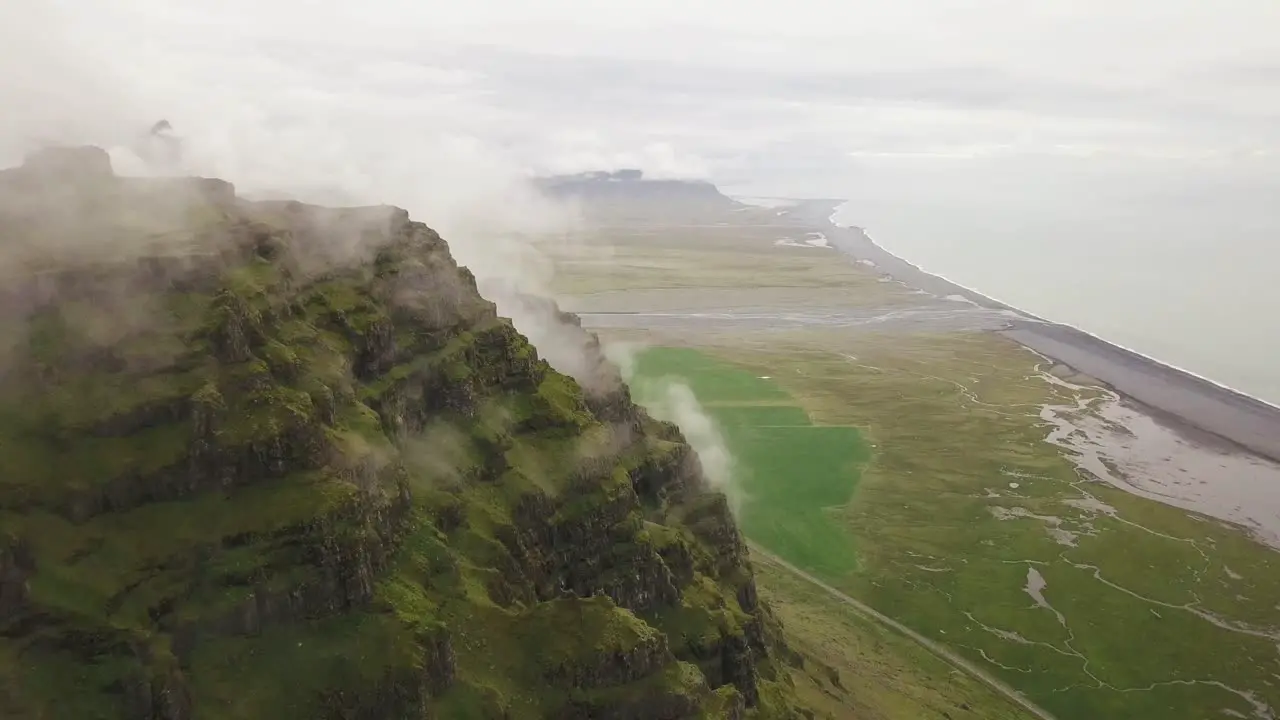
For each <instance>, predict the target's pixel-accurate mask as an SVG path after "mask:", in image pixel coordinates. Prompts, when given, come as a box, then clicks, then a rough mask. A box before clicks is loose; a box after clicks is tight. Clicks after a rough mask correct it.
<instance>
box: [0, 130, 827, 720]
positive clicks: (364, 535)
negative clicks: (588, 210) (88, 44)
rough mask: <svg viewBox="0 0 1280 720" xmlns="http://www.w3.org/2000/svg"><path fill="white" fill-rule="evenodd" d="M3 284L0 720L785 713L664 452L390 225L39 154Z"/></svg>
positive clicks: (698, 509)
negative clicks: (120, 173)
mask: <svg viewBox="0 0 1280 720" xmlns="http://www.w3.org/2000/svg"><path fill="white" fill-rule="evenodd" d="M0 275H3V278H2V280H3V282H2V283H0V288H2V290H0V292H2V293H3V296H0V324H2V329H3V332H2V333H0V336H2V337H4V338H5V343H4V344H3V345H0V468H3V471H2V472H0V717H4V718H6V719H8V718H13V719H24V718H42V719H43V718H49V719H59V720H60V719H62V718H67V719H71V718H74V719H76V720H89V719H94V718H102V719H104V720H116V719H124V720H186V719H188V718H199V719H200V720H209V719H214V720H216V719H218V718H237V719H241V718H248V719H256V718H270V719H272V720H275V719H288V718H306V719H308V720H313V719H320V720H328V719H332V720H339V719H341V720H354V719H358V720H365V719H368V720H381V719H383V718H396V719H399V718H538V717H549V718H550V717H554V718H618V719H623V718H635V719H637V720H639V719H641V718H644V719H660V718H670V719H675V718H792V717H804V716H809V714H808V713H807V711H804V710H803V709H801V708H799V707H797V705H796V701H795V699H794V694H793V689H792V687H791V685H790V682H791V681H790V680H789V676H788V673H787V671H786V667H785V663H786V662H787V661H788V659H789V658H794V654H793V653H792V652H791V651H790V650H789V649H788V648H787V646H786V644H785V641H784V639H783V636H782V631H781V628H780V626H779V624H778V623H777V621H776V620H775V619H774V617H773V615H772V613H771V611H770V609H769V608H768V607H767V606H766V605H765V604H763V603H762V602H761V601H760V600H759V598H758V597H757V594H756V585H755V580H754V576H753V571H752V567H751V564H750V561H749V558H748V555H747V551H746V548H745V545H744V543H743V539H742V537H741V535H740V534H739V531H738V529H737V527H736V526H735V524H734V520H733V518H732V516H731V515H730V511H729V507H728V504H727V502H726V500H725V497H724V496H723V495H722V494H720V493H718V492H714V491H713V490H712V489H710V488H709V487H708V484H707V481H706V480H705V479H704V477H703V474H702V471H701V468H700V465H699V462H698V458H697V456H696V455H695V454H694V453H693V452H692V450H691V449H690V447H689V445H688V444H687V443H686V442H685V439H684V438H683V437H682V435H681V433H680V431H679V429H678V428H677V427H675V426H674V425H671V424H667V423H662V422H658V421H655V420H654V419H652V418H651V417H649V416H648V415H647V414H646V413H645V412H643V411H642V410H641V409H639V408H637V407H636V405H634V404H633V403H632V401H631V398H630V395H629V392H628V390H627V388H626V387H625V385H623V384H622V383H621V382H619V381H617V380H616V377H617V371H616V369H614V368H613V367H612V366H611V365H609V364H608V363H607V362H606V361H605V360H604V359H603V357H602V356H601V355H600V350H599V347H598V345H597V344H596V343H595V342H594V338H593V337H592V336H590V335H588V334H587V333H585V332H584V331H582V330H581V328H580V327H579V326H578V325H577V324H576V323H575V322H574V318H573V317H572V316H568V315H565V314H563V313H559V312H558V310H555V309H554V308H553V307H552V308H549V309H550V310H553V311H554V315H555V316H556V317H558V318H559V319H560V320H562V321H563V323H562V324H563V327H564V329H563V331H562V332H563V333H568V334H574V335H575V336H576V337H577V341H578V342H580V343H581V345H582V347H583V348H584V352H585V353H587V354H588V356H589V357H588V358H587V360H588V362H585V363H584V367H586V368H589V369H590V372H591V373H592V377H591V378H590V382H583V383H579V382H578V381H576V380H574V379H572V378H570V377H568V376H565V375H562V374H560V373H558V372H556V371H555V370H553V369H552V368H551V367H550V366H549V365H548V364H547V363H546V362H545V361H543V360H542V359H540V357H539V355H538V353H537V352H536V350H535V349H534V348H533V347H532V346H531V345H530V344H529V342H528V341H527V340H526V338H525V337H524V336H522V335H521V334H520V333H518V332H517V331H516V330H515V329H514V328H513V326H512V325H511V323H510V322H509V321H508V320H506V319H504V318H502V317H500V316H499V315H498V313H497V311H496V309H495V306H494V305H493V304H492V303H490V302H489V301H487V300H485V299H484V298H483V297H481V295H480V294H479V293H478V292H477V289H476V282H475V279H474V277H473V276H472V275H471V273H470V272H469V271H467V270H466V269H465V268H462V267H459V266H458V265H457V264H456V263H455V262H454V260H453V259H452V257H451V255H450V253H449V247H448V244H447V243H446V242H445V240H444V239H442V238H441V237H439V235H437V234H436V233H435V232H433V231H432V230H431V229H430V228H428V227H427V226H425V225H423V224H421V223H419V222H414V221H412V220H411V219H410V218H409V216H408V214H407V213H406V212H405V211H403V210H399V209H396V208H391V207H359V208H324V207H317V206H310V205H303V204H300V203H296V202H289V201H262V202H250V201H247V200H244V199H243V198H240V197H238V196H237V195H236V192H235V188H234V187H232V186H231V185H230V184H228V183H225V182H222V181H220V180H214V179H203V178H171V179H133V178H121V177H117V176H115V175H114V173H113V171H112V168H111V164H110V160H109V159H108V157H107V155H106V154H105V153H104V152H102V151H101V150H98V149H96V148H90V147H86V148H59V149H52V150H47V151H43V152H41V153H39V154H37V155H34V156H32V157H31V158H30V159H29V160H28V162H27V163H26V164H25V165H24V166H23V167H21V168H16V169H11V170H7V171H3V172H0ZM527 301H528V302H530V303H546V302H547V301H544V300H538V299H533V298H530V299H527Z"/></svg>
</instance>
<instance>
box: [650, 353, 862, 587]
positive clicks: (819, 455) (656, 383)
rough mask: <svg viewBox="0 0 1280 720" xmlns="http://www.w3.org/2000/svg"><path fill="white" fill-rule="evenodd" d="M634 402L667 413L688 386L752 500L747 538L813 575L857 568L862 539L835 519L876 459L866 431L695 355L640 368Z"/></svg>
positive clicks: (745, 512)
mask: <svg viewBox="0 0 1280 720" xmlns="http://www.w3.org/2000/svg"><path fill="white" fill-rule="evenodd" d="M631 382H632V386H633V392H634V393H635V394H636V398H637V400H638V401H640V402H641V403H646V404H648V405H650V406H651V407H652V408H653V409H654V411H655V412H660V411H661V410H662V408H663V407H664V405H665V404H666V402H667V399H666V397H665V396H664V389H665V388H667V387H669V385H670V383H681V384H684V385H687V386H688V387H689V388H690V389H691V390H692V391H693V393H694V394H695V396H696V397H697V400H698V402H699V404H700V405H701V406H702V408H703V409H704V410H705V411H706V412H707V414H708V415H709V416H710V417H711V418H713V419H714V420H715V421H716V423H717V425H718V426H719V429H720V432H721V433H722V435H723V439H724V442H725V444H726V445H727V449H728V451H729V453H730V455H731V456H732V458H733V461H734V462H733V466H732V469H731V476H732V477H731V482H732V483H734V484H735V487H736V489H737V490H738V491H740V493H741V496H742V498H743V501H742V505H741V508H740V511H739V512H740V515H739V519H740V522H741V523H742V527H743V530H744V532H746V533H747V535H748V536H750V537H751V538H752V539H754V540H756V541H757V542H759V543H761V544H763V545H765V546H766V547H769V548H771V549H773V550H775V551H776V552H778V553H779V554H781V555H783V556H784V557H786V558H787V559H788V560H790V561H791V562H793V563H795V564H796V565H798V566H800V567H803V568H805V569H808V570H811V571H815V572H821V573H823V574H825V575H839V574H842V573H846V572H849V571H850V570H852V569H853V568H855V567H856V565H857V561H856V557H857V556H856V553H855V551H854V547H853V542H852V536H851V535H850V534H849V532H848V530H847V529H846V528H845V527H844V526H843V523H841V522H840V520H839V519H838V518H833V517H832V516H831V513H832V512H833V511H835V510H838V509H839V508H841V507H843V506H844V505H845V504H847V503H848V502H849V498H850V497H851V496H852V494H853V492H854V488H855V487H856V485H857V482H858V477H859V474H860V472H861V467H862V465H863V464H865V463H866V461H867V459H868V458H869V452H868V448H867V446H866V443H865V442H864V441H863V440H862V438H861V436H860V434H859V432H858V430H857V429H856V428H853V427H845V426H819V425H814V424H813V423H811V422H810V420H809V416H808V415H807V414H806V413H805V411H804V410H803V409H802V408H800V407H799V406H797V405H794V404H791V403H793V402H794V401H793V400H792V398H791V396H790V395H788V394H787V393H786V392H785V391H784V390H783V389H782V388H781V387H779V386H778V385H777V384H776V383H775V382H774V381H773V380H772V379H771V378H770V377H769V376H767V375H760V374H756V373H752V372H749V371H747V370H744V369H742V368H739V367H736V366H734V365H732V364H730V363H726V362H724V361H722V360H719V359H717V358H715V357H713V356H710V355H707V354H705V353H702V352H699V351H697V350H693V349H688V348H676V347H662V348H651V349H648V350H646V351H644V352H643V353H641V354H640V355H639V356H638V357H637V358H636V361H635V374H634V376H633V378H632V381H631Z"/></svg>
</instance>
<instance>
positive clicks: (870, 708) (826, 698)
mask: <svg viewBox="0 0 1280 720" xmlns="http://www.w3.org/2000/svg"><path fill="white" fill-rule="evenodd" d="M752 560H753V562H754V563H755V568H756V580H757V582H758V583H759V584H760V587H761V595H762V596H763V597H764V598H765V599H766V600H768V601H769V604H770V606H771V607H773V610H774V612H775V613H776V614H777V616H778V619H779V620H781V621H782V623H783V627H784V629H785V631H786V633H787V639H788V641H789V642H790V643H791V644H792V645H793V646H795V647H796V648H799V649H800V650H801V651H802V653H803V654H804V656H805V662H804V666H803V668H801V669H798V670H794V671H793V672H792V675H793V679H794V681H795V687H796V692H797V693H798V694H799V696H800V697H801V699H802V700H804V702H806V703H807V704H808V705H809V706H810V707H813V708H815V709H817V710H818V711H820V712H823V713H825V714H826V715H828V716H829V717H831V718H849V717H852V718H856V719H857V720H899V719H900V718H911V719H912V720H916V719H917V718H918V719H919V720H932V719H934V718H948V717H950V718H952V719H953V720H969V719H975V720H976V719H977V718H983V719H984V720H1022V718H1025V717H1027V715H1026V713H1025V712H1024V711H1022V710H1021V709H1020V708H1018V707H1016V706H1014V705H1013V704H1012V703H1009V702H1007V701H1005V700H1004V699H1003V698H1001V697H1000V696H998V695H996V694H995V693H994V692H992V691H991V690H990V689H988V688H987V686H985V685H983V684H982V683H980V682H978V681H977V680H974V679H973V678H971V677H969V676H968V675H966V674H964V673H962V672H960V671H959V670H956V669H955V668H953V667H952V666H951V665H950V664H948V663H947V662H946V661H944V660H942V659H940V658H938V657H935V656H934V655H932V654H930V653H929V652H928V651H927V650H925V649H924V648H921V647H920V646H919V645H917V644H915V643H914V642H913V641H911V640H909V639H907V638H905V637H903V636H901V635H900V634H898V633H895V632H894V631H893V630H891V629H888V628H886V627H884V626H882V625H880V624H878V623H876V622H875V621H872V620H869V619H866V618H864V617H863V616H861V615H859V614H857V613H855V612H851V611H850V609H849V608H848V607H847V606H845V605H844V604H843V603H841V602H840V601H839V600H838V599H836V598H834V597H832V596H831V595H829V594H828V593H826V592H825V591H823V590H822V589H821V588H818V587H816V586H814V585H813V584H812V583H810V582H808V581H807V580H805V579H803V578H799V577H797V576H796V575H794V574H792V573H791V572H790V571H788V570H785V569H783V568H782V567H780V566H779V565H777V564H775V563H773V562H772V561H770V560H769V559H768V558H766V557H764V556H762V555H759V554H755V555H753V556H752Z"/></svg>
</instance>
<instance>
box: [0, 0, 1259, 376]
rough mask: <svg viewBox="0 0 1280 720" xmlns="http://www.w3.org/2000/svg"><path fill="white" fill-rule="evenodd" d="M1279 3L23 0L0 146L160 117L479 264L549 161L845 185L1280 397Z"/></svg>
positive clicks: (885, 239) (862, 219) (3, 61)
mask: <svg viewBox="0 0 1280 720" xmlns="http://www.w3.org/2000/svg"><path fill="white" fill-rule="evenodd" d="M1278 33H1280V1H1277V0H1224V1H1223V2H1218V3H1210V2H1205V1H1204V0H1070V1H1067V0H1062V1H1053V2H1051V1H1050V0H969V1H968V2H961V1H959V0H895V1H893V2H849V1H848V0H829V1H828V0H787V1H785V2H783V1H780V0H777V1H774V2H758V1H756V0H733V1H728V0H725V1H720V0H716V1H711V0H702V1H699V0H681V1H679V2H677V1H676V0H612V1H609V2H599V1H595V0H538V1H537V2H529V1H528V0H510V1H507V2H494V1H492V0H488V1H487V0H465V1H461V2H428V1H425V0H361V1H359V2H334V1H332V0H218V1H217V2H207V3H196V2H175V1H174V0H93V1H92V2H90V1H89V0H0V108H2V110H0V163H4V164H8V163H9V162H12V161H13V160H15V159H17V158H18V157H20V155H21V153H22V152H23V151H24V150H25V149H28V148H30V147H31V146H32V145H33V144H34V143H37V142H40V141H46V140H57V141H62V142H92V143H97V144H102V145H107V146H113V147H117V152H115V153H113V157H116V158H117V160H118V162H117V168H118V169H121V170H124V171H130V170H131V169H132V168H130V167H129V162H128V160H129V158H128V157H127V153H124V152H120V151H119V150H118V148H119V147H120V146H125V145H128V144H129V143H131V142H133V140H134V139H135V138H136V136H137V135H138V134H139V133H141V132H143V131H145V129H146V128H148V127H149V126H150V125H151V124H152V123H153V122H155V121H156V120H158V119H160V118H167V119H168V120H170V121H171V122H172V124H173V126H174V128H175V129H176V131H177V133H178V134H179V135H181V136H182V137H183V138H184V139H185V141H186V143H187V145H186V148H187V151H188V152H187V160H188V161H189V163H190V165H189V168H188V170H189V171H191V172H198V173H201V174H207V175H216V176H220V177H225V178H228V179H230V180H232V181H233V182H236V183H237V184H238V185H239V186H240V187H241V188H242V189H246V188H247V189H255V188H275V189H293V188H298V187H310V188H323V189H329V188H338V189H341V190H343V191H345V192H347V193H349V194H354V195H355V196H357V197H358V198H359V199H360V200H361V201H365V202H386V203H392V204H397V205H401V206H403V207H406V208H408V209H409V210H410V211H411V212H412V213H413V214H414V215H415V216H417V217H419V218H423V219H425V220H427V221H428V222H430V223H432V224H433V225H436V226H437V227H438V228H439V229H440V230H441V231H442V232H445V233H446V234H447V236H448V237H450V238H451V241H452V242H453V243H454V247H455V254H456V255H457V256H458V257H459V259H460V260H462V261H463V262H465V263H467V264H471V265H472V266H473V268H474V267H477V266H478V265H479V264H481V263H483V262H485V261H492V259H493V258H495V257H498V258H500V257H501V256H502V254H501V253H495V252H493V251H492V249H491V248H489V247H488V246H481V245H475V244H472V245H468V244H466V243H465V242H461V241H463V240H465V239H466V238H467V237H468V232H466V231H461V230H459V229H460V228H472V227H475V223H477V222H488V223H492V224H495V225H496V226H497V227H498V228H499V229H503V228H506V227H511V228H529V227H531V226H537V225H538V220H539V218H540V217H542V216H540V215H538V214H536V213H535V211H536V210H539V209H540V207H541V206H539V205H536V204H535V203H532V202H530V201H529V199H528V198H527V197H524V196H522V195H521V194H520V193H519V192H518V183H516V182H515V180H516V179H517V178H518V177H520V176H521V174H522V173H527V172H532V171H541V172H545V171H577V170H584V169H592V168H616V167H627V166H630V167H635V166H639V167H642V168H644V169H645V170H646V171H648V172H649V173H651V174H661V175H667V176H671V175H675V176H684V177H706V178H710V179H713V180H715V181H716V182H718V183H719V184H721V185H722V186H725V187H729V188H730V189H731V190H735V191H738V192H750V193H753V194H783V195H800V196H810V197H812V196H827V197H832V196H834V197H843V198H849V199H850V203H849V206H848V211H847V212H846V213H845V214H844V215H843V216H842V218H843V220H844V221H845V222H851V223H856V224H860V225H863V226H865V227H867V228H868V229H869V230H870V232H871V234H872V236H873V237H875V238H876V239H877V241H879V242H881V243H882V244H885V245H886V246H887V247H888V248H889V249H890V250H892V251H894V252H900V253H902V254H904V256H905V257H907V258H908V259H910V260H913V261H915V262H918V263H920V264H922V265H923V266H924V267H926V269H929V270H934V271H938V272H941V273H942V274H944V275H947V276H948V277H952V278H954V279H957V280H959V281H960V282H962V283H964V284H968V285H971V286H974V287H977V288H979V289H981V290H983V291H985V292H989V293H991V294H993V295H995V296H997V297H999V298H1001V299H1004V300H1007V301H1009V302H1012V303H1014V304H1015V305H1018V306H1019V307H1024V308H1026V309H1028V310H1030V311H1033V312H1037V313H1041V314H1044V315H1046V316H1048V317H1052V318H1054V319H1061V320H1064V321H1067V322H1074V323H1077V324H1080V325H1081V326H1082V327H1085V328H1086V329H1089V330H1091V331H1095V332H1100V333H1102V334H1103V335H1104V336H1106V337H1108V338H1112V339H1117V340H1118V341H1120V342H1123V343H1126V344H1130V345H1132V346H1134V347H1137V348H1139V349H1147V350H1149V351H1150V352H1153V353H1155V354H1157V355H1158V356H1160V357H1162V358H1164V357H1168V358H1171V359H1172V361H1174V362H1183V363H1185V365H1186V366H1188V367H1191V368H1193V369H1202V370H1203V372H1205V373H1207V374H1209V375H1210V376H1211V377H1214V378H1221V379H1225V380H1226V381H1227V382H1234V383H1237V384H1238V385H1239V386H1241V387H1262V386H1263V385H1265V384H1266V383H1270V385H1269V386H1267V388H1266V391H1267V392H1269V393H1270V395H1269V396H1270V397H1272V398H1273V399H1276V400H1277V401H1280V377H1277V376H1276V375H1275V373H1274V368H1273V367H1271V363H1270V362H1269V360H1268V357H1269V356H1268V355H1267V354H1266V353H1265V352H1264V353H1262V354H1258V353H1257V352H1253V353H1249V352H1244V349H1245V348H1247V347H1256V346H1257V343H1258V339H1257V336H1258V335H1259V331H1258V330H1257V329H1256V327H1257V326H1256V323H1255V322H1254V319H1255V318H1256V315H1257V312H1258V311H1259V310H1260V311H1262V312H1263V313H1264V314H1265V313H1280V285H1277V284H1276V283H1275V282H1274V277H1273V276H1274V268H1275V267H1276V266H1278V265H1280V243H1277V239H1278V238H1280V214H1278V213H1277V211H1276V210H1275V209H1274V208H1275V198H1276V197H1280V157H1278V155H1277V148H1278V147H1280V42H1277V41H1276V38H1277V34H1278ZM513 203H514V204H516V206H515V207H513ZM502 209H505V210H506V211H505V212H503V211H501V210H502ZM542 209H545V208H542ZM551 219H552V221H555V219H554V218H551ZM477 235H484V234H483V233H478V234H477ZM1206 270H1207V271H1206ZM1261 335H1262V338H1261V339H1262V341H1263V346H1264V347H1271V348H1273V349H1274V351H1276V352H1280V333H1276V332H1274V330H1272V331H1270V332H1268V331H1267V330H1265V329H1264V330H1263V331H1262V332H1261ZM1188 338H1191V339H1192V340H1191V341H1189V340H1188ZM1268 343H1269V345H1268ZM1179 353H1181V354H1179ZM1210 356H1212V357H1210ZM1223 358H1226V361H1225V364H1223V362H1219V361H1221V360H1222V359H1223ZM1250 358H1260V359H1259V360H1258V361H1257V362H1255V363H1253V365H1250V366H1248V367H1246V366H1245V365H1244V364H1243V363H1244V362H1245V360H1247V359H1250ZM1215 363H1217V364H1216V365H1215Z"/></svg>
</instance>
